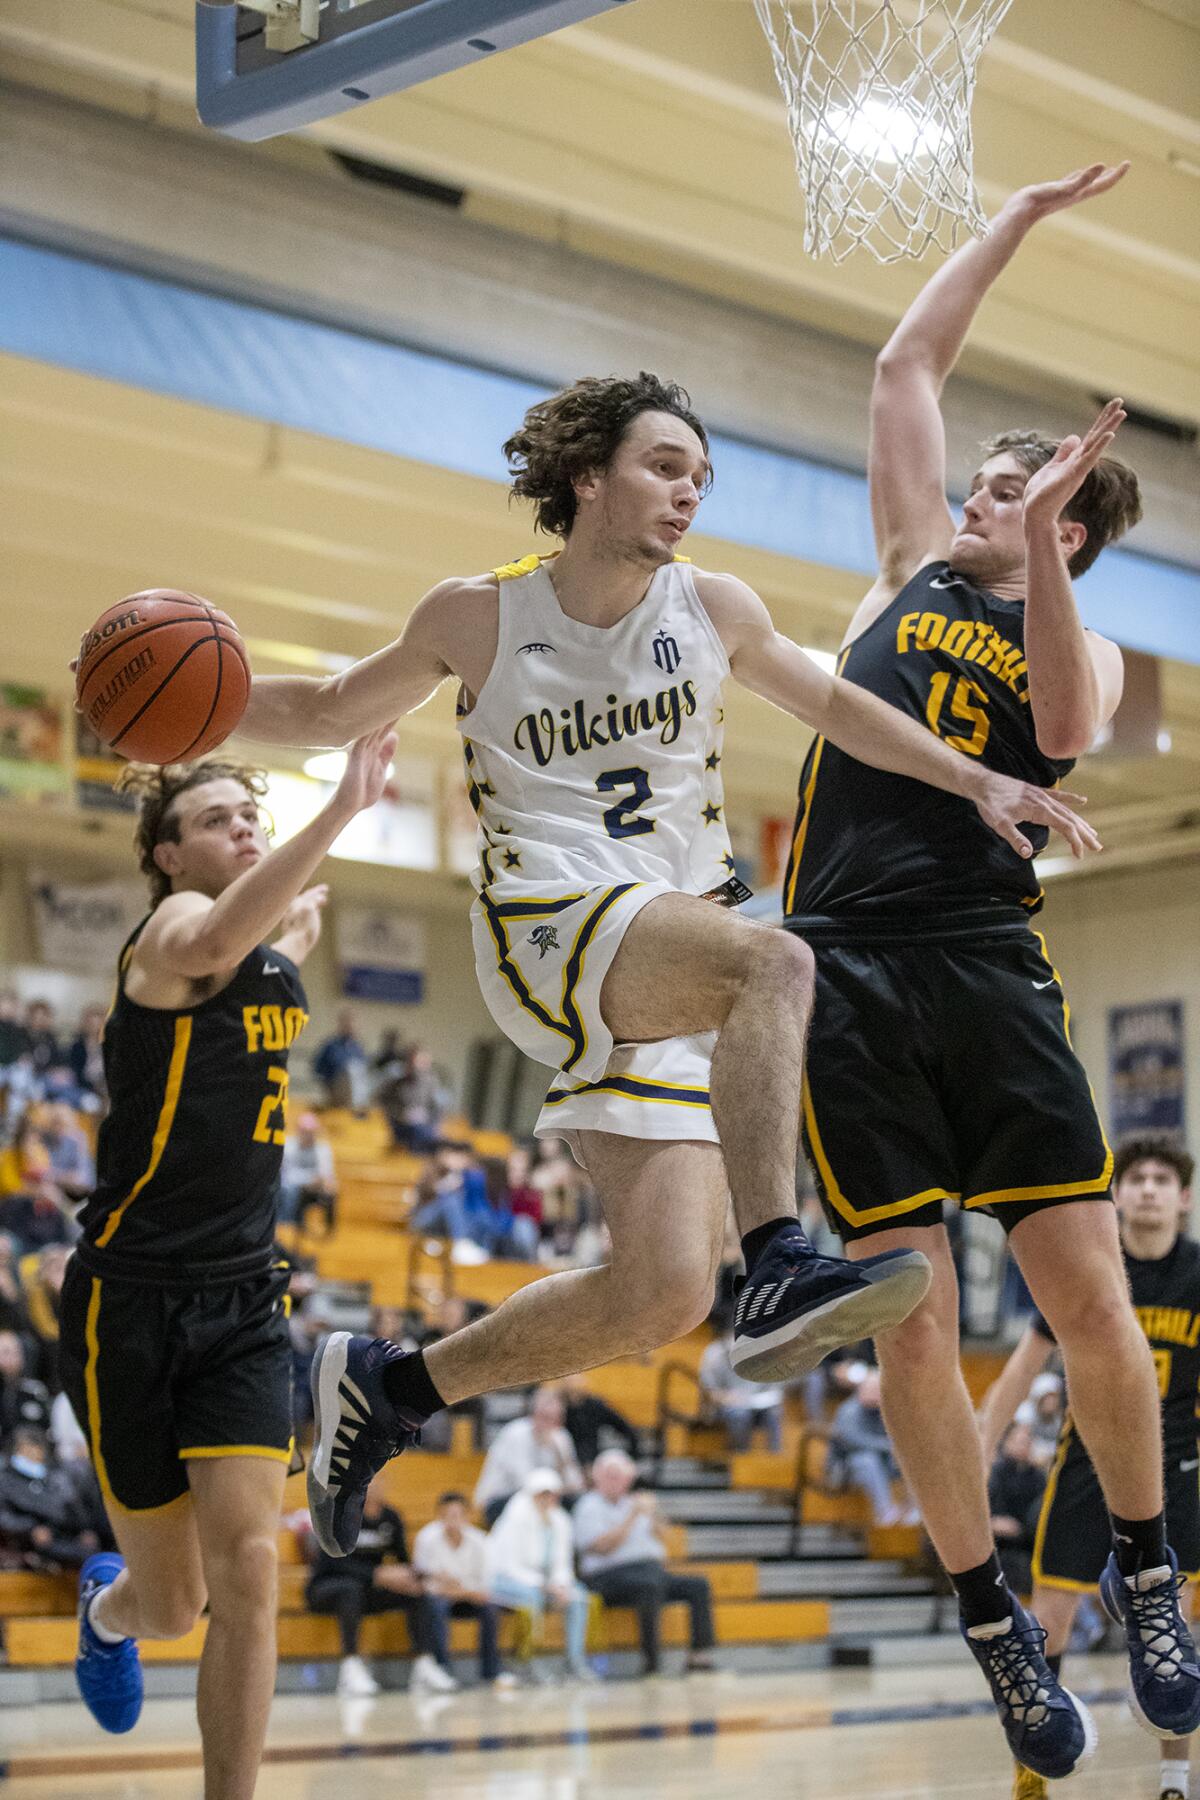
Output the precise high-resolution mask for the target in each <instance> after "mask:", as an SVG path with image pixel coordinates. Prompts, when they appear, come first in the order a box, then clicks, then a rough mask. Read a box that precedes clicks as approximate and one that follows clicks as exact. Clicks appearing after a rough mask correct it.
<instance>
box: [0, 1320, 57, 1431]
mask: <svg viewBox="0 0 1200 1800" xmlns="http://www.w3.org/2000/svg"><path fill="white" fill-rule="evenodd" d="M49 1424H50V1390H49V1389H48V1388H47V1387H46V1385H45V1383H44V1382H41V1381H34V1380H33V1379H32V1377H31V1376H30V1375H28V1374H27V1373H26V1369H25V1346H24V1344H23V1343H22V1342H21V1340H20V1338H19V1337H18V1336H17V1334H16V1332H15V1331H0V1444H4V1443H7V1442H8V1439H9V1437H10V1436H11V1434H12V1433H13V1432H14V1431H15V1430H16V1428H17V1426H18V1425H32V1426H33V1427H34V1428H35V1430H37V1431H45V1430H46V1429H47V1427H48V1426H49Z"/></svg>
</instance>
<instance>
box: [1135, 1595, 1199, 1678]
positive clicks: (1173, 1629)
mask: <svg viewBox="0 0 1200 1800" xmlns="http://www.w3.org/2000/svg"><path fill="white" fill-rule="evenodd" d="M1183 1580H1184V1578H1183V1576H1182V1575H1173V1576H1168V1577H1167V1578H1166V1579H1165V1580H1163V1581H1159V1582H1156V1583H1155V1584H1154V1586H1153V1587H1148V1588H1142V1589H1140V1590H1139V1589H1137V1588H1129V1587H1128V1584H1126V1586H1127V1592H1128V1594H1129V1610H1130V1612H1131V1613H1132V1615H1133V1621H1134V1624H1135V1625H1136V1626H1137V1632H1138V1636H1139V1637H1140V1639H1141V1641H1142V1657H1143V1660H1144V1661H1145V1665H1146V1671H1147V1673H1148V1674H1150V1675H1152V1676H1153V1677H1154V1678H1155V1680H1157V1681H1176V1680H1178V1678H1179V1676H1180V1675H1182V1674H1183V1671H1184V1665H1185V1663H1186V1662H1187V1660H1188V1657H1187V1648H1188V1646H1187V1638H1186V1633H1185V1630H1184V1625H1183V1619H1182V1616H1181V1614H1180V1611H1179V1602H1178V1599H1177V1598H1176V1595H1177V1593H1178V1590H1179V1588H1180V1587H1182V1585H1183Z"/></svg>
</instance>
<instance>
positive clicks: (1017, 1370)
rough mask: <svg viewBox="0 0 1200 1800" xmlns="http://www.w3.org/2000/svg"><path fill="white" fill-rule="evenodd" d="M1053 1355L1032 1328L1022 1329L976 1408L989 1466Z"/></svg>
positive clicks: (1045, 1342)
mask: <svg viewBox="0 0 1200 1800" xmlns="http://www.w3.org/2000/svg"><path fill="white" fill-rule="evenodd" d="M1053 1353H1054V1345H1053V1344H1052V1343H1051V1341H1050V1339H1049V1338H1045V1337H1043V1336H1042V1334H1041V1332H1040V1331H1037V1330H1035V1328H1034V1326H1033V1325H1032V1324H1030V1325H1027V1326H1026V1327H1025V1330H1024V1332H1023V1333H1022V1335H1021V1337H1020V1340H1019V1341H1018V1343H1017V1344H1016V1345H1014V1347H1013V1353H1012V1355H1011V1356H1010V1357H1009V1359H1008V1361H1007V1362H1006V1363H1005V1365H1004V1367H1003V1368H1002V1369H1001V1371H1000V1373H999V1374H998V1375H997V1377H996V1379H995V1381H993V1383H992V1385H991V1387H990V1388H989V1389H988V1391H987V1393H986V1394H985V1395H984V1396H983V1402H982V1404H981V1405H980V1408H979V1435H980V1438H981V1439H982V1440H983V1460H984V1462H985V1463H986V1464H988V1465H990V1464H991V1461H992V1458H993V1457H994V1456H995V1454H996V1451H997V1450H998V1448H999V1446H1000V1439H1001V1438H1002V1437H1003V1436H1004V1433H1005V1432H1006V1431H1007V1430H1008V1427H1009V1426H1010V1425H1011V1424H1012V1421H1013V1419H1014V1418H1015V1417H1016V1412H1017V1408H1018V1406H1020V1404H1021V1402H1022V1400H1024V1399H1025V1397H1026V1395H1027V1394H1028V1392H1029V1390H1030V1388H1031V1387H1032V1386H1033V1384H1034V1381H1035V1380H1036V1379H1037V1377H1038V1376H1039V1375H1040V1374H1041V1372H1042V1370H1043V1369H1044V1368H1045V1366H1046V1364H1047V1363H1048V1362H1049V1361H1050V1358H1051V1356H1052V1355H1053Z"/></svg>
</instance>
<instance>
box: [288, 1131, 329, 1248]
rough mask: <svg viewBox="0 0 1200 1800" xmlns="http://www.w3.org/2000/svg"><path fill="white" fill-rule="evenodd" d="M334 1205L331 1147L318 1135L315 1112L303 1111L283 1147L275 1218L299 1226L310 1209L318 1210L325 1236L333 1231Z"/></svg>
mask: <svg viewBox="0 0 1200 1800" xmlns="http://www.w3.org/2000/svg"><path fill="white" fill-rule="evenodd" d="M336 1205H337V1174H336V1171H335V1169H334V1164H333V1147H332V1145H331V1144H330V1142H329V1140H328V1138H324V1137H322V1136H321V1121H320V1120H319V1119H318V1118H317V1115H316V1113H313V1112H303V1113H301V1114H300V1117H299V1118H298V1119H297V1120H296V1129H295V1132H294V1133H293V1134H291V1135H290V1136H289V1137H288V1139H287V1141H286V1143H285V1144H284V1146H283V1164H282V1166H281V1168H280V1171H279V1217H280V1219H281V1220H285V1221H288V1222H294V1223H295V1224H297V1225H303V1224H304V1220H305V1216H306V1214H307V1212H308V1209H309V1207H310V1206H316V1207H319V1208H320V1210H321V1212H322V1214H323V1215H324V1218H325V1235H326V1236H328V1235H329V1233H330V1232H331V1231H332V1230H333V1219H334V1209H335V1207H336Z"/></svg>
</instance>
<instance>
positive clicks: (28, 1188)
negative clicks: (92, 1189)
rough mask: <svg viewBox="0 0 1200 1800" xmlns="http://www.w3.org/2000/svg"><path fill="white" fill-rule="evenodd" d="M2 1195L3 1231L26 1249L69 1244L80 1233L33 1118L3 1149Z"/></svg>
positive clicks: (0, 1221) (0, 1217) (0, 1219)
mask: <svg viewBox="0 0 1200 1800" xmlns="http://www.w3.org/2000/svg"><path fill="white" fill-rule="evenodd" d="M0 1195H2V1196H3V1198H0V1231H5V1232H8V1233H10V1234H11V1236H13V1237H14V1238H16V1240H17V1242H18V1244H20V1246H21V1248H22V1249H23V1250H25V1251H30V1250H41V1249H43V1248H44V1247H45V1246H46V1245H47V1244H67V1243H70V1242H71V1241H72V1239H73V1238H74V1237H76V1236H77V1235H78V1233H77V1231H76V1230H75V1227H74V1221H73V1220H72V1219H71V1218H70V1217H69V1216H68V1210H67V1201H66V1196H65V1195H64V1194H63V1192H62V1190H61V1188H60V1187H59V1186H58V1184H57V1182H56V1181H55V1180H54V1176H53V1173H52V1170H51V1166H50V1152H49V1150H48V1149H47V1147H46V1142H45V1139H44V1138H43V1136H42V1133H41V1131H40V1130H39V1129H38V1127H37V1125H36V1124H35V1123H34V1121H33V1119H31V1118H28V1117H27V1118H26V1121H25V1123H24V1124H23V1125H22V1126H21V1129H20V1130H19V1132H18V1133H17V1136H16V1138H15V1139H14V1141H13V1142H12V1143H11V1144H10V1145H9V1147H8V1149H7V1150H5V1151H3V1152H0Z"/></svg>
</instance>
